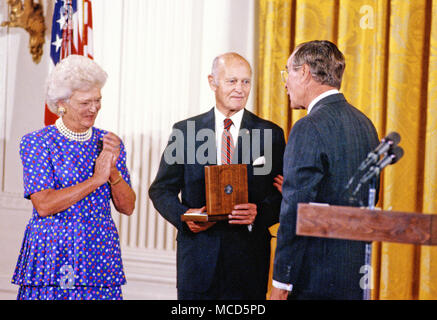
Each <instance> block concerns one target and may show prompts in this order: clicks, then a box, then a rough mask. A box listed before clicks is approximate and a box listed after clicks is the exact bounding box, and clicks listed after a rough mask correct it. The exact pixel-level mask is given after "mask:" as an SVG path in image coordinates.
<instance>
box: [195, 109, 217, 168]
mask: <svg viewBox="0 0 437 320" xmlns="http://www.w3.org/2000/svg"><path fill="white" fill-rule="evenodd" d="M202 129H207V130H211V131H212V132H214V134H215V114H214V108H212V109H211V110H210V111H208V112H207V113H205V114H204V115H203V116H201V117H200V118H198V121H197V122H196V136H197V133H198V132H199V131H200V130H202ZM211 139H212V137H211ZM204 143H205V141H197V140H196V148H195V150H196V152H197V149H198V148H199V146H200V145H202V144H204ZM214 146H215V148H213V150H214V151H213V152H214V159H215V162H214V163H209V164H208V165H216V164H217V145H216V140H215V136H214ZM209 150H210V149H207V150H206V157H209V154H208V152H209ZM202 167H203V165H202Z"/></svg>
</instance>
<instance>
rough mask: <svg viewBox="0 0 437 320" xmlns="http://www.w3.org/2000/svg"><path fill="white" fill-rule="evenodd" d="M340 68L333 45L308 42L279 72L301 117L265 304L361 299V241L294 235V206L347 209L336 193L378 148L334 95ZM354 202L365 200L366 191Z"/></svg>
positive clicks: (357, 115) (363, 122)
mask: <svg viewBox="0 0 437 320" xmlns="http://www.w3.org/2000/svg"><path fill="white" fill-rule="evenodd" d="M344 69H345V60H344V56H343V54H342V53H341V52H340V51H339V50H338V48H337V47H336V46H335V44H333V43H331V42H329V41H310V42H307V43H303V44H301V45H299V46H298V47H297V48H296V49H295V50H294V52H293V53H292V55H291V56H290V58H289V60H288V62H287V70H285V71H283V79H284V81H285V82H286V85H285V87H286V89H287V92H288V95H289V98H290V106H291V108H293V109H307V110H308V115H307V116H305V117H304V118H302V119H300V120H299V121H298V122H296V124H295V125H294V126H293V128H292V131H291V133H290V137H289V140H288V143H287V146H286V150H285V155H284V182H283V185H282V196H283V200H282V204H281V213H280V221H279V222H280V226H279V230H278V238H277V247H276V253H275V261H274V273H273V289H272V294H271V298H272V299H287V298H290V299H361V298H362V297H363V291H362V289H361V288H360V278H361V277H362V276H363V275H362V274H360V268H361V267H362V266H363V265H364V261H365V243H364V242H359V241H348V240H337V239H326V238H317V237H303V236H297V235H296V216H297V204H298V203H300V202H302V203H308V202H319V203H327V204H331V205H352V204H350V203H349V202H348V199H347V198H346V197H345V196H344V195H343V192H342V191H343V190H344V187H345V186H346V184H347V182H348V180H349V178H350V177H351V176H353V174H354V173H355V170H356V169H357V168H358V167H359V165H360V163H361V161H362V160H363V159H365V158H366V156H367V154H368V153H369V152H370V151H372V150H373V149H374V148H375V147H376V146H377V145H378V135H377V132H376V129H375V127H374V126H373V124H372V122H371V121H370V120H369V119H368V118H367V117H366V116H365V115H364V114H363V113H362V112H360V111H359V110H357V109H356V108H354V107H353V106H351V105H350V104H349V103H348V102H347V101H346V99H345V97H344V96H343V94H341V93H340V92H339V91H338V90H339V89H340V86H341V81H342V76H343V72H344ZM284 75H285V76H284ZM358 198H359V199H360V200H362V201H367V200H366V199H367V194H366V191H365V190H362V192H361V194H359V196H358ZM364 203H366V202H364ZM290 292H291V293H290Z"/></svg>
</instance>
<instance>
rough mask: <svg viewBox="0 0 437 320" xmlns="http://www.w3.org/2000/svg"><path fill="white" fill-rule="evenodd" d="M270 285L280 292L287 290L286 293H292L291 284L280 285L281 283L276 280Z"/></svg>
mask: <svg viewBox="0 0 437 320" xmlns="http://www.w3.org/2000/svg"><path fill="white" fill-rule="evenodd" d="M272 285H273V286H274V287H275V288H278V289H282V290H287V291H292V290H293V285H292V284H285V283H282V282H278V281H276V280H273V281H272Z"/></svg>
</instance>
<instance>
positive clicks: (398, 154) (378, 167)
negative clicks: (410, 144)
mask: <svg viewBox="0 0 437 320" xmlns="http://www.w3.org/2000/svg"><path fill="white" fill-rule="evenodd" d="M403 155H404V149H402V148H401V147H399V146H395V147H393V148H392V149H390V150H389V152H388V153H387V155H386V156H385V157H384V158H382V159H381V160H379V161H378V162H377V163H376V164H375V165H374V166H372V167H371V168H370V170H369V171H368V172H367V173H366V174H365V175H364V176H363V177H362V178H361V179H360V184H364V183H366V182H367V181H369V180H370V179H372V178H373V177H374V176H376V175H378V174H379V173H380V172H381V171H382V169H384V168H385V167H386V166H388V165H389V164H395V163H396V162H398V161H399V160H400V159H401V158H402V156H403Z"/></svg>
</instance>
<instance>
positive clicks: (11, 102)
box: [0, 0, 256, 299]
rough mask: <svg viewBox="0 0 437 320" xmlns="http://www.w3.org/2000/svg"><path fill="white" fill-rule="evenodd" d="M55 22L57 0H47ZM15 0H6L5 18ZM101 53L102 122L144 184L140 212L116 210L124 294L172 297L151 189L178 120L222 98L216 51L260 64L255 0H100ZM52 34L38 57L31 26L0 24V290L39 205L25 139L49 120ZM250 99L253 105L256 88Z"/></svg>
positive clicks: (167, 239) (165, 244) (10, 291)
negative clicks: (27, 187)
mask: <svg viewBox="0 0 437 320" xmlns="http://www.w3.org/2000/svg"><path fill="white" fill-rule="evenodd" d="M42 2H43V5H44V9H45V12H46V14H45V16H46V24H47V26H48V30H49V31H50V25H51V14H52V11H53V2H52V1H50V0H44V1H42ZM6 12H7V8H6V5H5V1H4V0H1V2H0V21H3V20H5V14H6ZM93 15H94V16H93V18H94V51H95V52H94V57H95V60H96V61H97V62H98V63H99V64H100V65H101V66H102V67H103V68H104V69H105V70H106V71H107V72H108V74H109V79H108V83H107V85H106V86H105V88H104V90H103V108H102V110H101V112H100V114H99V118H98V120H97V123H96V125H97V126H98V127H101V128H105V129H108V130H112V131H114V132H115V133H117V134H118V135H120V137H122V139H123V141H124V142H125V144H126V148H127V152H128V167H129V169H130V171H131V175H132V181H133V187H134V189H135V191H136V193H137V204H136V212H135V214H134V216H132V217H130V218H127V217H120V215H119V214H118V213H116V212H114V220H115V221H116V224H117V226H118V229H119V233H120V238H121V244H122V253H123V261H124V266H125V272H126V276H127V279H128V284H127V285H126V286H125V287H124V288H123V293H124V296H125V298H126V299H174V298H176V290H175V276H176V269H175V245H174V237H175V230H174V228H173V227H172V226H171V225H169V224H168V223H167V222H166V221H164V220H163V219H162V218H161V217H160V216H159V215H158V214H157V213H156V211H155V210H154V208H153V206H152V204H151V202H150V200H149V199H148V197H147V190H148V186H149V185H150V183H151V182H152V181H153V178H154V177H155V175H156V171H157V168H158V164H159V159H160V155H161V153H162V150H163V148H164V146H165V144H166V140H167V138H168V136H169V133H170V129H171V126H172V124H173V123H174V122H176V121H178V120H182V119H184V118H187V117H189V116H192V115H195V114H198V113H200V112H205V111H207V110H209V109H210V108H211V107H212V106H213V105H214V97H213V95H212V92H211V91H210V89H209V86H208V82H207V76H208V74H209V72H210V68H211V63H212V60H213V58H214V57H215V56H217V55H218V54H220V53H223V52H227V51H236V52H239V53H240V54H242V55H243V56H245V57H246V58H247V59H248V60H249V62H251V64H252V65H253V66H254V71H255V72H256V66H255V65H254V64H255V44H254V39H255V34H254V30H255V28H254V24H255V22H254V21H255V0H111V1H108V0H93ZM49 39H50V34H49V33H47V35H46V44H45V47H44V56H43V59H42V61H41V62H40V64H39V65H35V64H34V63H33V62H32V60H31V56H30V54H29V52H28V48H27V41H28V35H27V34H26V33H25V32H24V31H23V30H19V29H10V30H7V28H0V70H1V73H0V182H1V185H0V187H1V189H0V257H1V258H0V259H1V260H0V299H1V298H12V299H13V298H15V295H16V287H15V286H12V285H10V284H9V282H10V278H11V276H12V272H13V268H14V266H15V263H16V259H17V256H18V252H19V247H20V244H21V239H22V236H23V232H24V228H25V224H26V223H27V220H28V219H29V217H30V212H31V207H30V204H29V203H28V201H25V200H22V181H21V179H22V178H21V164H20V160H19V155H18V143H19V139H20V137H21V136H22V135H24V134H25V133H27V132H30V131H33V130H36V129H38V128H40V127H42V125H43V104H44V97H43V92H44V90H43V80H44V79H45V77H46V76H47V72H48V71H47V70H48V59H49V44H48V43H49V41H50V40H49ZM254 92H255V90H253V92H252V97H251V99H250V100H249V103H248V108H249V109H253V101H256V99H255V97H254V96H253V93H254Z"/></svg>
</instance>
